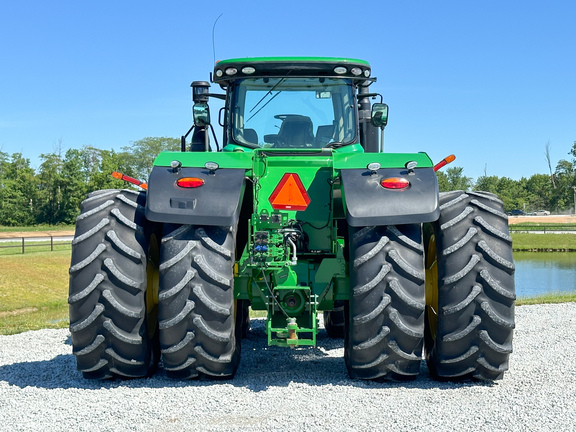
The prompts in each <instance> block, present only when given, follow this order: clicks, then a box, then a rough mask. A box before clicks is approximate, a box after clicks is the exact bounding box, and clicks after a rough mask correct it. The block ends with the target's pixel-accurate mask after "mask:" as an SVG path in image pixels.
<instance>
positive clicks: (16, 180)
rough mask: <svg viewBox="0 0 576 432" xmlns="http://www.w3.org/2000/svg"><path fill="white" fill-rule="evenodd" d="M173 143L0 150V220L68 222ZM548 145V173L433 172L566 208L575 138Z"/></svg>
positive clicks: (518, 201) (508, 205) (175, 143)
mask: <svg viewBox="0 0 576 432" xmlns="http://www.w3.org/2000/svg"><path fill="white" fill-rule="evenodd" d="M179 149H180V140H179V139H177V138H168V137H147V138H143V139H141V140H138V141H135V142H133V143H131V145H130V146H126V147H122V149H121V151H119V152H117V151H115V150H101V149H97V148H94V147H88V146H87V147H83V148H81V149H69V150H67V151H66V152H64V153H63V152H62V151H61V150H59V149H58V150H56V151H54V152H52V153H46V154H42V155H41V156H40V161H41V164H40V166H39V168H38V169H34V168H32V167H31V166H30V160H29V159H27V158H25V157H23V155H22V154H21V153H14V154H12V155H8V154H7V153H5V152H2V151H0V225H5V226H28V225H35V224H48V225H58V224H74V223H75V220H76V217H77V216H78V214H79V212H80V203H81V202H82V200H83V199H84V198H85V197H86V195H87V194H88V193H89V192H92V191H95V190H99V189H108V188H124V187H127V185H126V183H125V182H123V181H121V180H117V179H115V178H113V177H112V176H111V175H110V174H111V173H112V171H119V172H122V173H124V174H126V175H129V176H131V177H135V178H138V179H142V180H145V179H147V178H148V175H149V174H150V170H151V168H152V163H153V161H154V158H155V157H156V156H157V155H158V154H159V153H160V152H162V151H165V150H172V151H177V150H179ZM0 150H1V149H0ZM548 150H549V148H548V147H547V152H546V156H547V160H548V163H549V166H550V173H549V174H534V175H532V176H531V177H530V178H521V179H520V180H513V179H510V178H508V177H498V176H486V175H485V176H481V177H479V178H478V179H476V180H475V181H474V180H473V179H472V178H470V177H466V176H465V175H464V169H463V168H461V167H451V168H448V169H446V170H444V171H438V172H437V176H438V184H439V187H440V191H450V190H474V191H486V192H492V193H495V194H497V195H498V196H499V197H500V199H502V201H503V202H504V208H505V209H506V210H513V209H522V210H525V211H527V212H531V211H536V210H541V209H545V210H549V211H551V212H557V213H567V212H570V211H571V209H573V208H574V195H575V194H576V141H575V142H574V144H573V146H572V149H571V150H570V152H569V153H568V154H569V155H570V156H571V158H570V159H569V160H560V161H559V162H558V164H557V165H556V168H555V169H554V170H553V169H552V167H551V164H550V160H549V157H548V155H549V153H548Z"/></svg>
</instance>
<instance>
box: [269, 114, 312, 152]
mask: <svg viewBox="0 0 576 432" xmlns="http://www.w3.org/2000/svg"><path fill="white" fill-rule="evenodd" d="M312 130H313V125H312V120H311V119H310V117H306V116H301V115H289V116H288V117H286V118H285V119H284V121H283V122H282V125H280V131H279V132H278V140H277V145H276V147H312V146H313V145H314V133H313V132H312Z"/></svg>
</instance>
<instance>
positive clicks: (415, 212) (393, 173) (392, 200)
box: [340, 168, 440, 227]
mask: <svg viewBox="0 0 576 432" xmlns="http://www.w3.org/2000/svg"><path fill="white" fill-rule="evenodd" d="M340 173H341V177H342V190H343V198H344V206H345V209H346V220H347V221H348V224H349V225H350V226H355V227H362V226H376V225H402V224H414V223H425V222H432V221H435V220H437V219H438V217H439V216H440V209H439V208H438V179H437V178H436V173H435V172H434V170H433V169H432V168H417V169H415V170H413V171H412V172H410V173H409V172H408V170H406V169H405V168H382V169H379V170H378V171H376V172H375V173H371V172H370V171H369V170H367V169H342V170H341V171H340ZM391 177H401V178H406V179H407V180H408V181H409V182H410V186H409V187H408V188H406V189H385V188H384V187H382V186H381V185H380V182H381V181H382V180H383V179H386V178H391Z"/></svg>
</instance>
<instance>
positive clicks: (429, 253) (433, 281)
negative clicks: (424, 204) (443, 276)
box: [425, 234, 438, 339]
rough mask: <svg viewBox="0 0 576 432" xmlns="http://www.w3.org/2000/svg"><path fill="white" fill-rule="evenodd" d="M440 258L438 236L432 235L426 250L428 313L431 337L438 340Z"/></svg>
mask: <svg viewBox="0 0 576 432" xmlns="http://www.w3.org/2000/svg"><path fill="white" fill-rule="evenodd" d="M437 259H438V256H437V254H436V236H435V235H434V234H432V236H431V237H430V240H429V241H428V245H427V250H426V261H425V266H426V312H427V314H426V315H427V316H428V323H427V324H428V328H429V329H430V335H431V336H432V338H433V339H436V329H437V326H438V260H437Z"/></svg>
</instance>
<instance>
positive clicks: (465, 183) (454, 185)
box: [446, 167, 472, 191]
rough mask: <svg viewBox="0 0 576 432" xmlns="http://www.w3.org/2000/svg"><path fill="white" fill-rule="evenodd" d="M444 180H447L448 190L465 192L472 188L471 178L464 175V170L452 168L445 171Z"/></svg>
mask: <svg viewBox="0 0 576 432" xmlns="http://www.w3.org/2000/svg"><path fill="white" fill-rule="evenodd" d="M446 179H447V180H448V190H451V191H453V190H463V191H467V190H469V189H470V188H471V187H472V178H470V177H466V176H465V175H464V168H462V167H452V168H448V169H447V170H446Z"/></svg>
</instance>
